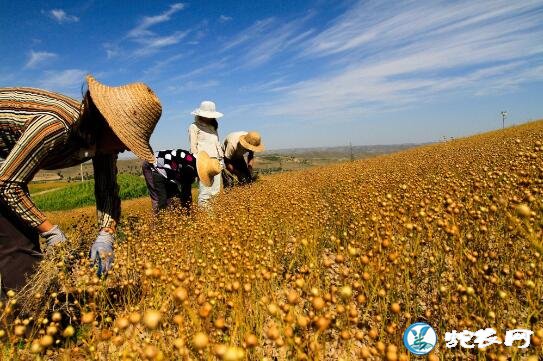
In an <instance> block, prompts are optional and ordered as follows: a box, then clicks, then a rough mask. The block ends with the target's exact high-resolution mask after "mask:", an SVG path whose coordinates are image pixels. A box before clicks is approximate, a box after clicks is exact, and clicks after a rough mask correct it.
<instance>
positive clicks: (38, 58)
mask: <svg viewBox="0 0 543 361" xmlns="http://www.w3.org/2000/svg"><path fill="white" fill-rule="evenodd" d="M57 56H58V55H57V54H55V53H49V52H47V51H34V50H31V51H30V56H29V58H28V61H27V62H26V64H25V68H35V67H37V66H38V65H40V64H43V63H45V62H47V61H48V60H52V59H55V58H56V57H57Z"/></svg>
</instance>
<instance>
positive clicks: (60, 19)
mask: <svg viewBox="0 0 543 361" xmlns="http://www.w3.org/2000/svg"><path fill="white" fill-rule="evenodd" d="M48 15H49V16H50V17H51V18H52V19H53V20H55V21H56V22H57V23H59V24H64V23H75V22H78V21H79V18H78V17H77V16H75V15H70V14H67V13H66V11H64V10H62V9H53V10H50V11H49V12H48Z"/></svg>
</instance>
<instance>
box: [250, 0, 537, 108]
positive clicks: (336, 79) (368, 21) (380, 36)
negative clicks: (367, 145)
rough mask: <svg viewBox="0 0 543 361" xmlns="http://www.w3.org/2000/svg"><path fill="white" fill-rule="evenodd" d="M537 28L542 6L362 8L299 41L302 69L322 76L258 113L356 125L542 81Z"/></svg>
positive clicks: (286, 91) (288, 90)
mask: <svg viewBox="0 0 543 361" xmlns="http://www.w3.org/2000/svg"><path fill="white" fill-rule="evenodd" d="M542 21H543V3H542V2H541V1H524V2H518V3H511V2H509V1H494V2H492V3H487V2H485V3H478V2H475V3H474V2H470V1H464V2H455V3H439V4H438V3H432V2H430V3H427V2H424V3H422V2H405V3H395V4H394V5H391V4H390V3H388V4H384V3H378V2H366V1H364V2H362V1H360V2H358V3H356V4H355V5H353V7H352V8H350V9H349V10H348V11H346V12H345V14H344V15H342V16H340V17H339V18H337V19H336V20H335V21H334V22H332V23H331V24H330V26H329V27H327V28H326V29H324V30H322V31H321V32H320V33H318V34H313V35H312V36H310V37H308V36H306V37H302V40H304V41H303V43H302V44H300V43H299V41H296V43H297V45H298V46H300V45H301V49H302V50H301V52H300V59H301V62H302V63H303V61H304V60H305V61H316V60H320V61H321V62H322V64H324V65H323V68H324V69H327V71H323V72H322V73H321V74H320V75H317V76H313V77H310V78H307V79H306V80H302V81H298V82H296V83H294V84H290V85H287V86H283V87H281V88H280V89H277V90H280V93H278V97H277V100H275V101H272V102H269V103H268V104H267V105H264V106H261V107H262V110H263V111H264V112H265V113H267V114H268V115H273V116H279V115H280V116H292V117H294V116H296V117H303V118H314V117H315V116H320V117H333V115H334V114H342V116H351V117H355V118H356V117H360V116H363V115H364V114H367V112H368V111H375V110H383V109H391V108H395V107H404V106H405V105H406V104H413V103H415V102H420V101H427V100H428V99H429V98H432V97H435V96H438V95H442V94H444V93H445V92H451V91H464V92H465V91H467V92H471V93H472V94H481V91H480V89H482V88H484V87H485V86H488V87H491V88H493V89H498V88H500V89H502V90H503V89H506V88H507V87H512V86H514V85H515V84H520V83H522V82H528V81H533V80H534V78H537V79H543V74H542V73H541V69H540V68H539V67H536V69H538V70H537V71H536V70H534V61H535V65H539V66H541V62H542V61H541V55H542V54H543V43H541V41H539V39H543V26H542V25H541V24H542ZM287 25H288V24H287ZM291 30H292V32H293V33H295V32H294V30H293V29H291ZM287 32H288V29H287ZM299 36H301V35H299ZM292 39H295V38H292ZM281 44H282V46H284V44H285V42H284V41H282V42H281ZM271 49H273V46H271ZM261 50H263V49H261ZM257 53H258V52H257ZM253 57H254V55H253ZM255 58H257V59H258V57H257V56H256V57H255ZM534 59H535V60H534ZM538 63H539V64H538ZM326 64H328V66H326ZM338 69H340V70H338Z"/></svg>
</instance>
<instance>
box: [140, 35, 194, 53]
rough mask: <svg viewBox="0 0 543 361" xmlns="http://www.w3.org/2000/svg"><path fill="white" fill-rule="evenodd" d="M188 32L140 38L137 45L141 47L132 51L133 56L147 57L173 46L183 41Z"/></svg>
mask: <svg viewBox="0 0 543 361" xmlns="http://www.w3.org/2000/svg"><path fill="white" fill-rule="evenodd" d="M188 33H189V31H176V32H175V33H173V34H171V35H167V36H153V37H149V38H147V37H146V38H140V39H138V43H140V44H142V47H140V48H139V49H137V50H136V51H134V55H135V56H144V55H149V54H152V53H154V52H156V51H157V50H159V49H161V48H164V47H166V46H170V45H174V44H177V43H179V42H180V41H181V40H183V39H184V38H185V37H186V36H187V34H188Z"/></svg>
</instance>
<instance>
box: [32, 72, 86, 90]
mask: <svg viewBox="0 0 543 361" xmlns="http://www.w3.org/2000/svg"><path fill="white" fill-rule="evenodd" d="M87 73H88V72H87V71H86V70H81V69H66V70H58V71H57V70H55V71H46V72H45V73H44V76H43V77H42V78H41V79H40V80H39V86H40V87H42V88H44V89H50V90H54V91H58V92H64V93H68V94H72V95H77V94H78V91H79V90H80V88H81V85H82V84H83V82H84V81H85V75H87Z"/></svg>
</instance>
